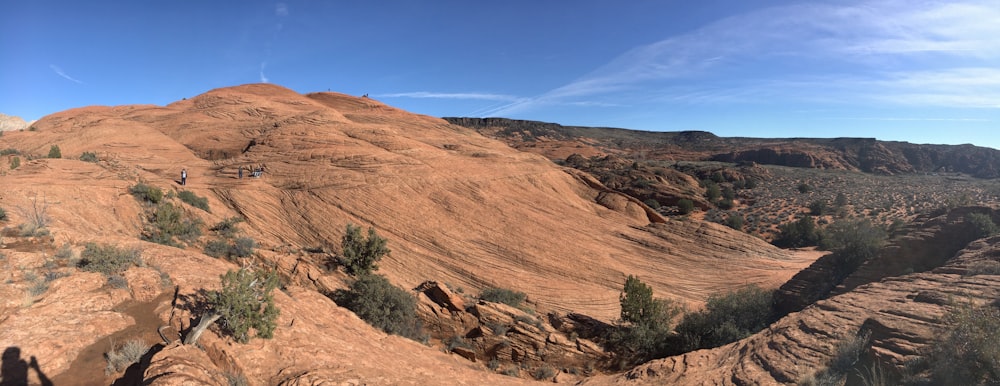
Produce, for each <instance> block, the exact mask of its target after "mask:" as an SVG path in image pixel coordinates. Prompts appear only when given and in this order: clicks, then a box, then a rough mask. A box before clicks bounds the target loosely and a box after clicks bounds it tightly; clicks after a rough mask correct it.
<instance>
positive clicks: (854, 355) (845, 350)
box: [799, 331, 875, 386]
mask: <svg viewBox="0 0 1000 386" xmlns="http://www.w3.org/2000/svg"><path fill="white" fill-rule="evenodd" d="M870 337H871V332H870V331H864V332H859V333H858V334H857V335H853V336H851V337H848V338H847V339H844V340H842V341H840V342H838V343H837V346H836V347H834V351H833V356H832V357H831V358H830V359H829V361H827V363H826V365H825V366H824V367H822V368H820V369H819V370H818V371H817V372H816V373H814V374H812V376H811V377H809V378H807V379H805V380H803V381H800V382H799V385H802V386H840V385H843V384H844V381H845V378H847V377H848V376H850V375H854V374H856V375H859V376H862V377H864V376H865V375H864V374H862V373H861V372H860V371H859V370H858V369H857V368H856V367H858V363H859V362H860V361H861V359H862V354H863V353H864V351H865V350H866V349H867V348H868V347H869V346H870V342H871V341H870ZM874 366H875V365H874V364H873V367H872V373H875V367H874ZM870 375H874V374H870ZM873 378H874V377H873ZM865 379H867V378H865ZM861 381H862V382H864V380H861ZM847 384H855V383H851V382H848V383H847ZM858 384H860V383H858ZM865 384H868V383H865Z"/></svg>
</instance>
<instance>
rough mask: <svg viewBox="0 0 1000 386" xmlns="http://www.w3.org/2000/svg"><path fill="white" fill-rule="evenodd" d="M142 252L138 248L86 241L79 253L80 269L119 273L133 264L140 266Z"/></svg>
mask: <svg viewBox="0 0 1000 386" xmlns="http://www.w3.org/2000/svg"><path fill="white" fill-rule="evenodd" d="M142 264H143V262H142V253H141V252H139V250H138V249H134V248H131V249H124V248H118V247H116V246H114V245H109V244H103V245H97V244H95V243H87V245H86V246H85V247H84V248H83V252H81V253H80V262H79V263H78V264H77V265H78V266H79V267H80V269H83V270H84V271H88V272H99V273H103V274H104V275H105V276H112V275H120V274H121V273H123V272H125V270H127V269H128V268H129V267H131V266H133V265H137V266H141V265H142Z"/></svg>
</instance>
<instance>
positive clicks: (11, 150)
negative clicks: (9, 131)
mask: <svg viewBox="0 0 1000 386" xmlns="http://www.w3.org/2000/svg"><path fill="white" fill-rule="evenodd" d="M17 154H21V152H20V151H18V150H17V149H14V148H10V147H9V148H6V149H3V150H0V156H4V155H17Z"/></svg>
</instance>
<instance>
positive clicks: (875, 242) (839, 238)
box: [820, 220, 886, 276]
mask: <svg viewBox="0 0 1000 386" xmlns="http://www.w3.org/2000/svg"><path fill="white" fill-rule="evenodd" d="M885 238H886V235H885V231H883V230H882V228H880V227H877V226H875V225H873V224H872V223H871V222H870V221H868V220H840V221H837V222H834V223H833V224H830V225H829V226H827V227H826V232H824V237H823V240H822V242H821V243H820V247H822V248H823V249H826V250H829V251H833V253H834V254H835V255H837V256H838V257H839V259H840V266H839V267H838V270H839V271H840V272H838V273H839V274H840V275H842V276H846V275H848V274H850V273H851V272H854V270H856V269H857V268H858V267H859V266H861V264H862V263H864V262H865V261H867V260H869V259H871V258H873V257H875V255H876V254H877V253H878V250H879V248H881V247H882V244H883V243H884V242H885Z"/></svg>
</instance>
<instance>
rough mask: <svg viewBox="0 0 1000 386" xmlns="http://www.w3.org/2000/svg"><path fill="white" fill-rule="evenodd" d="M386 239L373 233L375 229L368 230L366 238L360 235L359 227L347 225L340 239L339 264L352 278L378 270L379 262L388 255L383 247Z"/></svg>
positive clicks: (387, 250)
mask: <svg viewBox="0 0 1000 386" xmlns="http://www.w3.org/2000/svg"><path fill="white" fill-rule="evenodd" d="M385 244H386V239H384V238H382V237H380V236H379V235H378V234H377V233H375V228H371V227H369V228H368V237H367V238H366V237H364V236H362V235H361V227H359V226H356V225H354V224H347V231H346V233H345V234H344V237H343V238H342V239H341V242H340V247H341V256H340V261H339V262H340V264H341V265H343V266H344V268H345V269H346V270H347V273H348V274H350V275H352V276H360V275H365V274H369V273H371V272H372V271H375V270H378V264H376V263H377V262H378V261H379V260H381V259H382V256H385V255H386V254H388V253H389V248H387V247H386V246H385Z"/></svg>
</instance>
